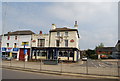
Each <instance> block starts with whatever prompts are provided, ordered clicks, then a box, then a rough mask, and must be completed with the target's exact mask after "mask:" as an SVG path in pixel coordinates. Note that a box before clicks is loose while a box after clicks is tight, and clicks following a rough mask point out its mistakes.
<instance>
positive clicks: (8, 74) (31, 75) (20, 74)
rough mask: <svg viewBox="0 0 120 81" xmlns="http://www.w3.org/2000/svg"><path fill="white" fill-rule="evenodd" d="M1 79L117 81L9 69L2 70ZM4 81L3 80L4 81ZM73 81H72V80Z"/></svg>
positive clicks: (16, 80) (14, 80)
mask: <svg viewBox="0 0 120 81" xmlns="http://www.w3.org/2000/svg"><path fill="white" fill-rule="evenodd" d="M2 71H3V73H2V78H3V81H9V79H12V80H13V81H22V80H25V79H26V80H25V81H31V80H32V81H33V80H34V79H35V80H39V79H48V81H49V79H59V80H60V79H61V81H62V80H64V79H70V80H69V81H71V79H74V81H118V80H117V79H116V80H114V79H93V78H91V79H90V78H85V77H75V76H74V77H73V76H63V75H54V74H44V73H35V72H27V71H19V70H11V69H2ZM4 79H5V80H4ZM28 79H29V80H28ZM72 81H73V80H72Z"/></svg>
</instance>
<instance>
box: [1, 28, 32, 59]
mask: <svg viewBox="0 0 120 81" xmlns="http://www.w3.org/2000/svg"><path fill="white" fill-rule="evenodd" d="M32 34H34V33H33V32H32V31H29V30H28V31H15V32H8V33H7V34H4V35H2V45H1V47H2V55H7V56H8V57H13V58H14V59H17V60H25V54H24V50H25V49H26V55H27V57H26V59H28V58H29V56H30V48H31V39H32V38H31V37H32Z"/></svg>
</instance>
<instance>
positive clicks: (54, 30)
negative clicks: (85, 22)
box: [50, 27, 80, 38]
mask: <svg viewBox="0 0 120 81" xmlns="http://www.w3.org/2000/svg"><path fill="white" fill-rule="evenodd" d="M57 31H77V34H78V38H80V36H79V33H78V30H77V29H70V28H67V27H64V28H56V29H52V30H50V32H57Z"/></svg>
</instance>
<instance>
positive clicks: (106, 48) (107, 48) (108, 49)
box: [97, 47, 117, 52]
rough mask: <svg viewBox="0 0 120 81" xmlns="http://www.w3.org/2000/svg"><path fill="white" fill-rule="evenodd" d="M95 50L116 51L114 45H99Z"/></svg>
mask: <svg viewBox="0 0 120 81" xmlns="http://www.w3.org/2000/svg"><path fill="white" fill-rule="evenodd" d="M97 51H104V52H107V51H108V52H114V51H117V50H116V48H115V47H101V48H97Z"/></svg>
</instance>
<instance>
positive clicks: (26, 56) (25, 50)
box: [24, 42, 28, 61]
mask: <svg viewBox="0 0 120 81" xmlns="http://www.w3.org/2000/svg"><path fill="white" fill-rule="evenodd" d="M25 45H26V42H24V55H25V61H28V59H27V58H28V55H27V49H26V48H25Z"/></svg>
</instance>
